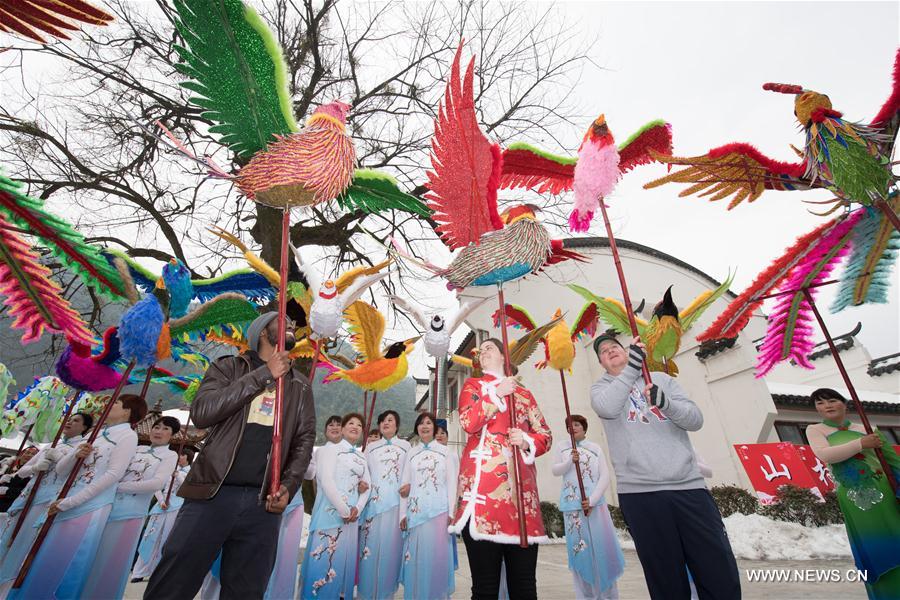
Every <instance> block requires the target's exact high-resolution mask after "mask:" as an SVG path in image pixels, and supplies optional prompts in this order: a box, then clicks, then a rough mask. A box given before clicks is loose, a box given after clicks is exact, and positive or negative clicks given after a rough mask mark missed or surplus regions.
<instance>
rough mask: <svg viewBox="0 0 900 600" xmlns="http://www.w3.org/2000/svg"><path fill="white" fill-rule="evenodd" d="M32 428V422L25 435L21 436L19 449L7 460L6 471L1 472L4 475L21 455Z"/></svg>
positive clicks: (7, 473)
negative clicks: (11, 458)
mask: <svg viewBox="0 0 900 600" xmlns="http://www.w3.org/2000/svg"><path fill="white" fill-rule="evenodd" d="M32 429H34V423H32V424H31V425H29V426H28V429H27V430H25V437H23V438H22V443H21V444H19V450H18V451H17V452H16V457H15V458H14V459H13V460H11V461H10V462H9V466H7V467H6V471H4V472H3V474H4V475H9V472H10V470H11V469H12V468H13V467H14V466H15V464H16V461H18V460H19V457H20V456H22V452H24V451H25V444H27V443H28V436H29V435H31V430H32Z"/></svg>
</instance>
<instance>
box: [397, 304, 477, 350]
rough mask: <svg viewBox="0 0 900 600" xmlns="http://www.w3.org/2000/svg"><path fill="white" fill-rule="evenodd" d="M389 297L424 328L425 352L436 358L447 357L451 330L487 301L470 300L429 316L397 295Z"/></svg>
mask: <svg viewBox="0 0 900 600" xmlns="http://www.w3.org/2000/svg"><path fill="white" fill-rule="evenodd" d="M390 299H391V302H393V303H394V305H396V306H399V307H400V308H401V309H403V310H404V311H405V312H407V313H409V314H410V315H412V318H413V319H414V320H415V321H416V323H417V324H418V325H419V327H421V328H422V329H424V330H425V333H424V334H423V335H422V343H423V344H424V345H425V352H427V353H428V355H429V356H433V357H434V358H436V359H437V360H446V359H447V355H448V354H449V353H450V338H451V336H452V335H453V332H454V331H456V329H457V328H458V327H459V326H460V325H462V324H463V322H464V321H465V320H466V318H467V317H468V316H469V315H470V314H472V311H474V310H476V309H477V308H478V307H479V306H481V305H482V304H484V303H485V302H487V301H488V298H481V299H479V300H472V301H471V302H466V303H465V304H460V305H459V306H458V307H457V308H455V309H453V310H452V311H450V312H449V313H447V314H446V315H445V314H441V313H433V314H431V316H430V318H429V317H428V316H427V315H426V314H425V313H424V312H423V311H421V310H420V309H419V308H418V307H416V306H414V305H413V304H412V303H410V302H407V301H406V300H404V299H403V298H400V297H399V296H390Z"/></svg>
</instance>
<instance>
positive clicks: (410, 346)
mask: <svg viewBox="0 0 900 600" xmlns="http://www.w3.org/2000/svg"><path fill="white" fill-rule="evenodd" d="M420 339H422V336H421V335H417V336H416V337H413V338H409V339H408V340H404V342H403V343H404V344H405V345H406V353H407V354H409V353H410V352H412V349H413V347H414V346H415V345H416V342H418V341H419V340H420Z"/></svg>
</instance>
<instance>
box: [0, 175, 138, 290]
mask: <svg viewBox="0 0 900 600" xmlns="http://www.w3.org/2000/svg"><path fill="white" fill-rule="evenodd" d="M22 187H23V186H22V184H21V183H20V182H18V181H15V180H13V179H10V178H9V177H7V176H6V175H5V174H3V172H2V171H0V213H2V214H3V215H5V217H6V219H7V220H8V221H9V223H10V224H11V225H14V226H15V227H17V228H19V230H20V231H21V232H22V233H25V234H27V235H30V236H33V237H35V238H37V239H38V240H40V241H41V243H42V244H44V245H45V246H47V248H48V249H49V250H50V252H51V254H53V256H55V257H56V258H58V259H59V261H60V262H61V263H62V264H63V266H65V267H66V268H67V269H68V270H70V271H72V273H74V274H75V275H77V276H78V278H79V279H81V280H82V281H83V282H84V283H85V284H87V285H89V286H91V287H92V288H93V289H94V290H96V291H97V293H99V294H101V295H103V296H106V297H107V298H109V299H111V300H117V299H119V298H120V297H124V296H125V286H124V283H123V282H122V278H121V277H120V275H119V273H118V271H116V268H115V267H114V266H113V265H111V264H110V263H109V262H108V261H107V260H106V259H105V258H104V257H103V255H102V254H101V252H100V249H99V248H97V247H96V246H92V245H91V244H88V243H87V242H86V241H85V239H84V236H83V235H81V233H79V232H78V231H77V230H76V229H75V228H74V227H72V225H71V224H70V223H68V222H67V221H65V220H64V219H61V218H60V217H58V216H56V215H54V214H52V213H49V212H47V211H46V210H45V208H44V201H43V200H39V199H37V198H32V197H31V196H28V195H27V194H25V193H23V189H22Z"/></svg>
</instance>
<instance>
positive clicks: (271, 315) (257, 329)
mask: <svg viewBox="0 0 900 600" xmlns="http://www.w3.org/2000/svg"><path fill="white" fill-rule="evenodd" d="M277 316H278V313H277V312H275V311H272V312H267V313H263V314H261V315H259V316H258V317H256V318H255V319H253V322H252V323H250V327H248V328H247V345H248V346H249V348H250V349H251V350H253V351H254V352H256V351H258V350H259V336H260V335H262V332H263V330H264V329H265V328H266V327H268V326H269V323H271V322H272V321H274V320H275V317H277Z"/></svg>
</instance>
